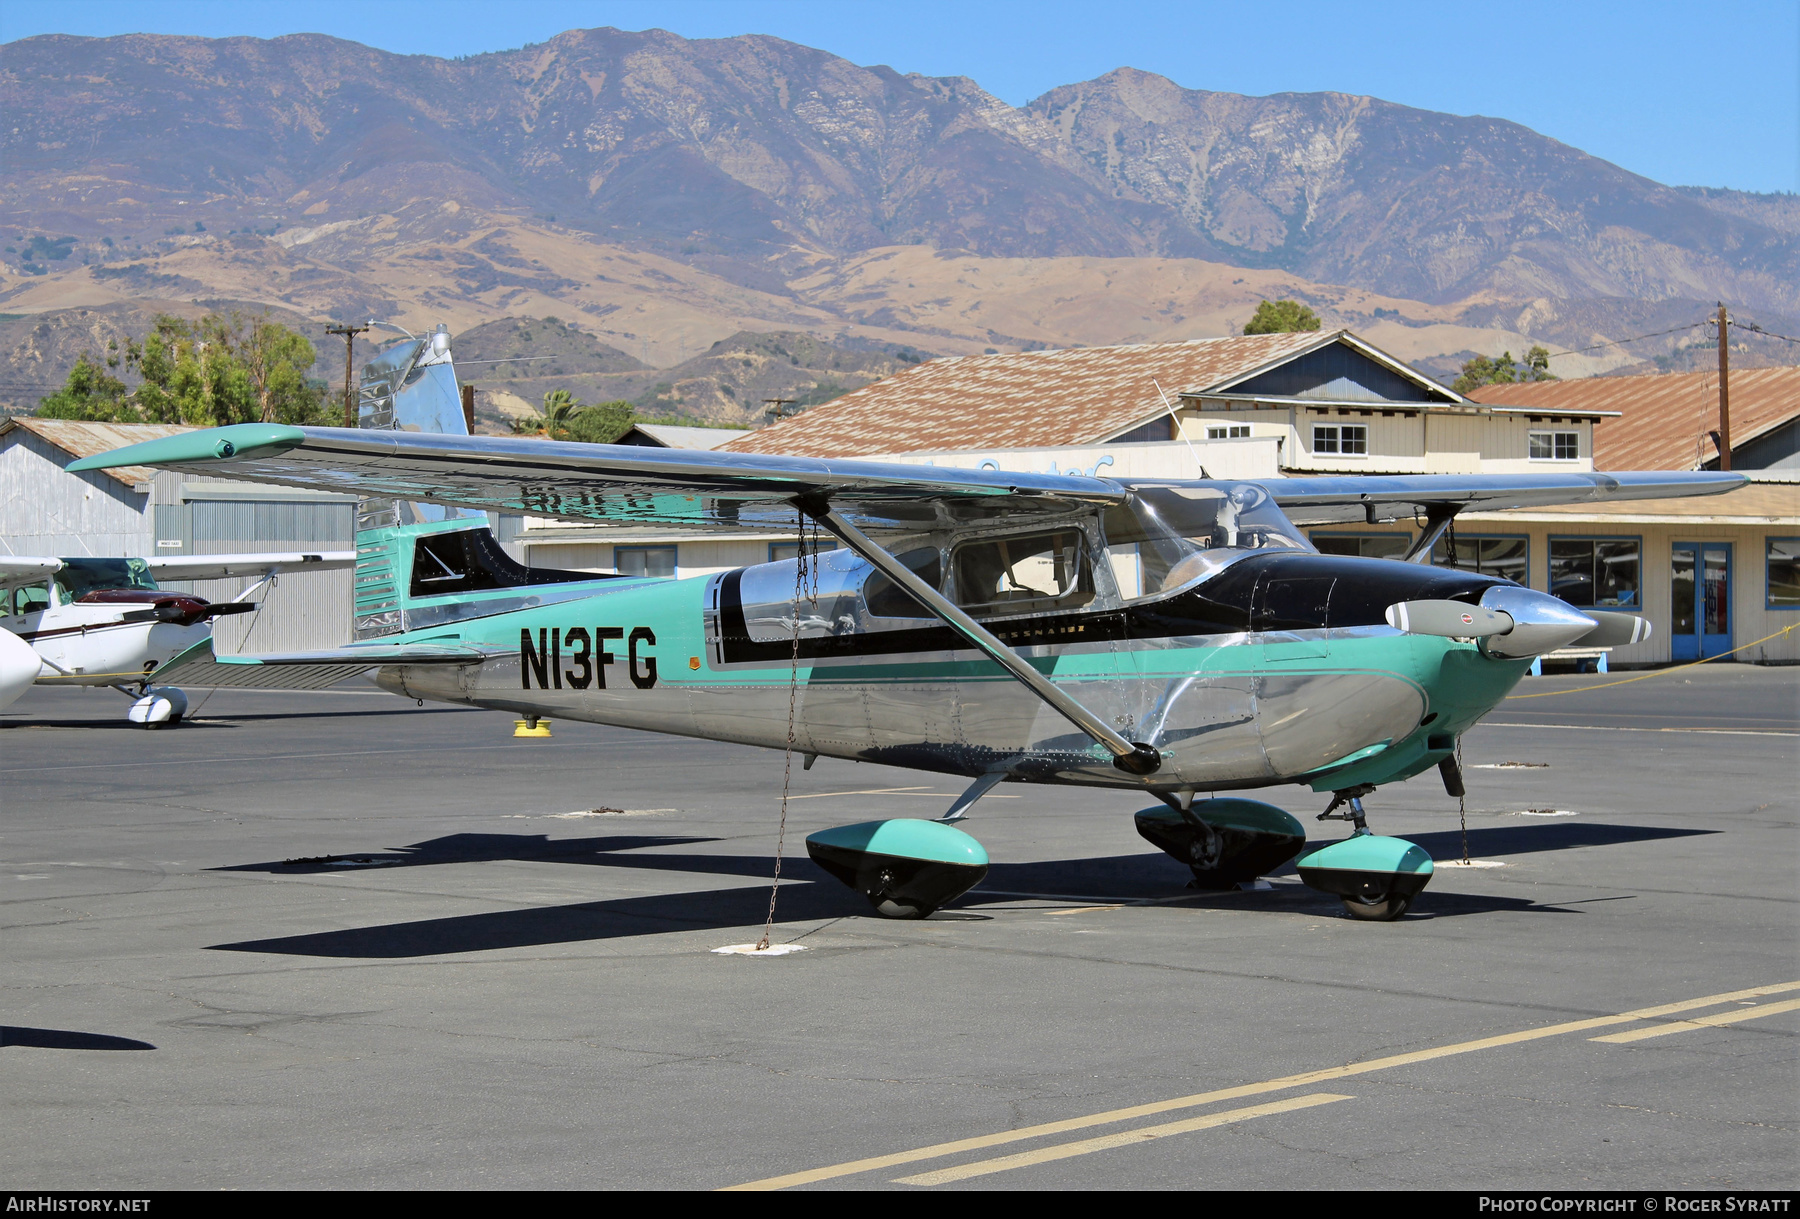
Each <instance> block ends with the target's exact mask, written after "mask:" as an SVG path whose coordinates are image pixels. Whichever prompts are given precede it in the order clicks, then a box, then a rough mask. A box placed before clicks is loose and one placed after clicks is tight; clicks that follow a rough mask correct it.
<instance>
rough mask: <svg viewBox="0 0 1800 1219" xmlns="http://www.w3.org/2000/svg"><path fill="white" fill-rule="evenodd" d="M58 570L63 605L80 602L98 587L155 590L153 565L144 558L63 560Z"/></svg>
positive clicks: (58, 587) (57, 583)
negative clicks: (152, 572) (152, 574)
mask: <svg viewBox="0 0 1800 1219" xmlns="http://www.w3.org/2000/svg"><path fill="white" fill-rule="evenodd" d="M62 562H63V565H62V570H61V571H59V572H57V573H56V587H57V589H58V590H59V591H60V593H61V596H62V601H63V604H65V605H67V604H68V603H69V602H71V601H79V600H80V599H81V598H82V597H85V596H86V595H87V594H89V593H91V592H94V591H95V590H97V589H115V588H146V589H155V587H156V581H155V580H154V579H152V578H151V576H150V564H148V563H146V562H145V561H144V560H142V559H64V560H63V561H62Z"/></svg>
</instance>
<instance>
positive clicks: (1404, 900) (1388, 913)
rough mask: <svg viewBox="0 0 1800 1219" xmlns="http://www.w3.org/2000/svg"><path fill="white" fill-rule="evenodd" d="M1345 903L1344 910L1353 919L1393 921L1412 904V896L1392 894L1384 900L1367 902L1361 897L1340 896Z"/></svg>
mask: <svg viewBox="0 0 1800 1219" xmlns="http://www.w3.org/2000/svg"><path fill="white" fill-rule="evenodd" d="M1338 900H1339V901H1341V902H1343V903H1344V912H1345V913H1346V914H1348V915H1349V916H1350V917H1351V918H1353V919H1359V920H1361V921H1362V922H1365V923H1391V922H1393V921H1394V920H1395V919H1397V918H1399V917H1400V916H1401V915H1402V914H1405V913H1406V911H1407V908H1408V907H1409V906H1411V905H1412V898H1410V897H1396V896H1394V895H1392V894H1390V895H1389V896H1388V897H1387V898H1385V899H1384V900H1382V901H1375V902H1365V901H1363V900H1362V899H1360V898H1355V897H1343V896H1341V895H1340V896H1339V898H1338Z"/></svg>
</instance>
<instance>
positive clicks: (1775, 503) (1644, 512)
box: [1456, 481, 1800, 526]
mask: <svg viewBox="0 0 1800 1219" xmlns="http://www.w3.org/2000/svg"><path fill="white" fill-rule="evenodd" d="M1566 517H1580V518H1584V519H1594V520H1613V521H1618V522H1620V523H1621V524H1623V523H1624V522H1626V521H1659V520H1677V519H1682V520H1685V519H1695V518H1698V519H1704V520H1707V521H1710V522H1712V523H1715V524H1744V525H1784V526H1785V525H1796V526H1800V482H1761V481H1758V482H1752V483H1747V484H1745V485H1744V486H1742V487H1739V488H1737V489H1736V490H1734V491H1727V492H1725V493H1724V494H1723V495H1692V496H1686V497H1684V498H1681V499H1630V500H1613V501H1610V502H1601V503H1597V504H1544V505H1540V506H1539V507H1536V508H1516V509H1513V510H1511V511H1508V512H1486V513H1474V512H1470V513H1465V514H1463V515H1462V516H1459V517H1457V518H1456V519H1457V520H1459V521H1462V520H1487V521H1504V520H1512V521H1526V520H1546V519H1548V520H1562V519H1564V518H1566Z"/></svg>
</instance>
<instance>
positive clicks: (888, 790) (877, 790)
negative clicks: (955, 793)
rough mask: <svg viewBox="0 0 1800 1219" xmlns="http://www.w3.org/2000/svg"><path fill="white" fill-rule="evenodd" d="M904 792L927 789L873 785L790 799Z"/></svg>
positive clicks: (815, 793)
mask: <svg viewBox="0 0 1800 1219" xmlns="http://www.w3.org/2000/svg"><path fill="white" fill-rule="evenodd" d="M902 792H925V789H924V788H923V787H871V788H868V789H866V790H864V791H854V792H813V793H812V794H811V795H808V796H789V797H788V799H789V800H790V801H793V800H823V799H825V798H826V797H827V796H894V795H899V794H900V793H902ZM926 794H930V793H926ZM944 794H945V795H946V796H948V795H951V794H952V793H950V792H945V793H944Z"/></svg>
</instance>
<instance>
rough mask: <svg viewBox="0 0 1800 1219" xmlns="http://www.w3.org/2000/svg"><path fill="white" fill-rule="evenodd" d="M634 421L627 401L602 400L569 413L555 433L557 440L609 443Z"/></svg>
mask: <svg viewBox="0 0 1800 1219" xmlns="http://www.w3.org/2000/svg"><path fill="white" fill-rule="evenodd" d="M634 422H636V417H635V415H634V414H633V412H632V409H631V403H629V402H622V401H621V402H602V403H600V404H599V405H598V406H588V407H583V408H582V409H581V410H578V411H575V412H574V413H573V414H571V415H570V417H569V419H568V422H567V423H565V424H564V425H563V427H562V430H561V432H560V433H558V434H557V436H556V438H557V439H558V440H581V441H586V442H587V443H588V444H611V443H612V442H613V441H615V440H617V439H618V438H619V437H621V436H623V435H624V434H625V433H626V432H629V431H630V430H631V425H632V424H633V423H634Z"/></svg>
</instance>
